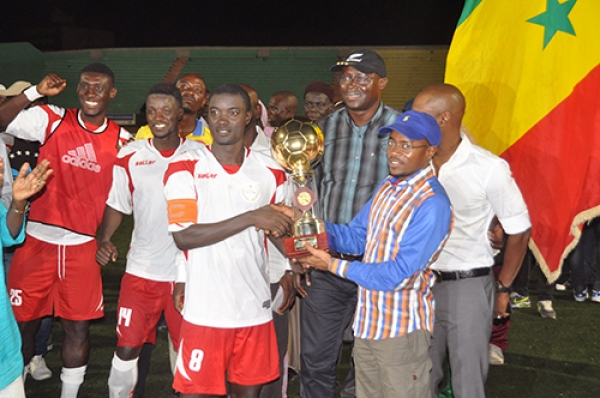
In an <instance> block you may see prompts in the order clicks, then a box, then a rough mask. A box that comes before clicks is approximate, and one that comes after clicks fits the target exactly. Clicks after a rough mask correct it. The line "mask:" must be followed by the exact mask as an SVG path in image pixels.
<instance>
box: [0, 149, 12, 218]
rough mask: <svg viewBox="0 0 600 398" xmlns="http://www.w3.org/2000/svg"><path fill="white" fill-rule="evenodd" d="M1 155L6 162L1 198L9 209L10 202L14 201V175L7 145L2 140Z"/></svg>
mask: <svg viewBox="0 0 600 398" xmlns="http://www.w3.org/2000/svg"><path fill="white" fill-rule="evenodd" d="M0 157H1V158H2V161H3V162H4V171H3V173H2V174H3V177H4V178H3V179H2V191H1V192H0V200H1V201H2V203H4V206H5V207H6V208H7V209H10V204H11V202H12V184H13V176H12V169H11V167H10V162H9V161H8V153H7V152H6V145H4V142H3V141H2V140H0Z"/></svg>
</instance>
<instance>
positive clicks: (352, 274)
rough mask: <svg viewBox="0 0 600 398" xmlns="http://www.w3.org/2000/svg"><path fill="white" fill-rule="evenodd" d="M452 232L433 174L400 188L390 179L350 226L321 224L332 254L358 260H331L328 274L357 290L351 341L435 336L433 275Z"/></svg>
mask: <svg viewBox="0 0 600 398" xmlns="http://www.w3.org/2000/svg"><path fill="white" fill-rule="evenodd" d="M451 224H452V210H451V207H450V200H449V199H448V196H447V195H446V192H445V191H444V189H443V188H442V186H441V185H440V183H439V181H438V180H437V178H436V177H435V175H434V172H433V170H432V168H431V166H428V167H427V168H425V169H423V170H420V171H418V172H416V173H415V174H413V175H412V176H411V177H409V178H408V179H406V180H404V181H398V179H397V178H395V177H392V176H389V177H388V178H386V179H385V180H384V181H383V183H382V184H381V185H380V186H379V188H378V189H377V191H376V192H375V194H374V195H373V197H372V199H371V200H370V201H369V202H368V203H367V204H366V205H365V206H364V207H363V208H362V209H361V210H360V212H359V213H358V214H357V215H356V217H355V218H354V219H353V220H352V221H351V222H350V224H348V225H340V224H332V223H327V233H328V235H329V240H330V248H332V249H333V250H336V251H338V252H340V253H364V258H363V261H362V262H361V261H353V262H350V261H345V260H339V259H334V258H332V260H331V263H330V265H329V270H330V271H331V272H333V273H334V274H336V275H338V276H341V277H343V278H347V279H350V280H352V281H354V282H356V283H357V284H358V285H359V287H358V302H357V305H356V315H355V318H354V335H355V336H356V337H358V338H362V339H368V340H380V339H385V338H391V337H399V336H403V335H405V334H407V333H410V332H413V331H415V330H428V331H430V332H433V314H434V302H433V293H432V291H431V288H432V287H433V284H434V282H435V281H434V276H433V272H432V271H431V270H430V269H429V267H428V266H429V264H430V263H431V262H432V261H433V260H434V259H435V258H437V255H438V254H439V252H440V251H441V249H442V247H443V245H444V243H445V242H446V239H447V237H448V234H449V232H450V229H451Z"/></svg>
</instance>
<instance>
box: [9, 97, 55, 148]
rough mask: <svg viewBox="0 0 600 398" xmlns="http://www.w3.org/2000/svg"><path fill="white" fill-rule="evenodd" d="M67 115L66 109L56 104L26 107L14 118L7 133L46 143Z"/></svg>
mask: <svg viewBox="0 0 600 398" xmlns="http://www.w3.org/2000/svg"><path fill="white" fill-rule="evenodd" d="M64 115H65V110H64V109H63V108H59V107H58V106H54V105H44V106H34V107H33V108H30V109H25V110H22V111H21V112H19V114H18V115H17V116H16V117H15V118H14V119H13V121H12V122H10V124H9V125H8V127H7V128H6V133H8V134H10V135H12V136H15V137H17V138H22V139H24V140H27V141H37V142H40V143H42V144H43V143H44V142H45V141H46V138H47V137H48V135H49V134H50V133H51V132H53V131H54V130H55V129H56V128H57V127H58V125H59V124H60V122H61V121H62V118H63V117H64Z"/></svg>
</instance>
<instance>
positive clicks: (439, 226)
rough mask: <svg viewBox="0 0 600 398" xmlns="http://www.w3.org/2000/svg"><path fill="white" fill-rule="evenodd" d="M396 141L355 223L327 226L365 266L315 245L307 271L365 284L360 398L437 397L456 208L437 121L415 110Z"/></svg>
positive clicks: (339, 247)
mask: <svg viewBox="0 0 600 398" xmlns="http://www.w3.org/2000/svg"><path fill="white" fill-rule="evenodd" d="M379 134H382V135H385V136H388V135H389V140H388V149H387V152H388V164H389V167H390V176H389V177H388V178H386V179H385V180H384V181H383V182H382V183H381V184H380V185H379V188H378V189H377V191H376V192H375V194H374V195H373V197H372V198H371V200H369V201H368V202H367V204H366V205H365V206H364V207H363V208H362V209H361V210H360V212H359V213H358V214H357V216H356V217H354V218H353V219H352V221H351V222H350V223H349V224H348V225H344V224H333V223H330V222H327V223H326V229H327V234H328V237H329V247H330V249H332V250H334V251H337V252H341V253H357V254H363V255H364V256H363V259H362V260H361V261H358V260H356V261H351V260H344V259H336V258H332V256H331V255H330V254H329V253H327V252H325V251H323V250H317V249H313V248H312V247H308V250H309V251H310V252H311V254H312V255H311V256H309V257H305V258H302V259H300V260H299V261H300V262H301V263H302V264H303V265H304V266H311V267H314V268H317V269H320V270H322V271H326V272H327V271H329V272H331V273H332V274H335V275H337V276H339V277H342V278H345V279H349V280H352V281H354V282H355V283H357V284H358V304H357V306H356V316H355V318H354V335H355V340H354V361H355V365H356V396H357V398H370V397H411V398H413V397H414V398H425V397H428V396H429V391H430V387H429V372H430V371H431V360H430V358H429V346H430V342H431V335H432V333H433V308H434V306H433V293H432V287H433V284H434V274H433V272H432V271H431V270H430V269H429V268H428V265H429V264H430V263H431V262H432V261H433V260H434V259H435V258H436V257H437V254H438V253H439V252H440V250H441V249H442V247H443V245H444V243H445V240H446V238H447V236H448V233H449V231H450V226H451V221H452V211H451V209H450V200H449V199H448V196H447V195H446V192H445V191H444V189H443V188H442V186H441V185H440V183H439V181H438V180H437V178H436V177H435V173H434V170H433V167H432V165H431V159H432V158H433V155H434V154H435V152H436V150H437V146H438V145H439V144H440V140H441V132H440V128H439V126H438V124H437V122H436V121H435V119H434V118H433V117H431V116H429V115H427V114H425V113H420V112H415V111H408V112H405V113H403V114H402V115H400V116H399V117H398V119H396V121H395V122H394V123H393V124H392V125H391V126H386V127H382V128H380V129H379Z"/></svg>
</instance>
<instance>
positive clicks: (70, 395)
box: [60, 365, 87, 398]
mask: <svg viewBox="0 0 600 398" xmlns="http://www.w3.org/2000/svg"><path fill="white" fill-rule="evenodd" d="M86 369H87V365H83V366H81V367H79V368H65V367H63V368H62V370H61V372H60V379H61V380H62V389H61V391H60V398H77V392H78V391H79V386H80V385H81V384H82V383H83V377H84V376H85V371H86Z"/></svg>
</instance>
